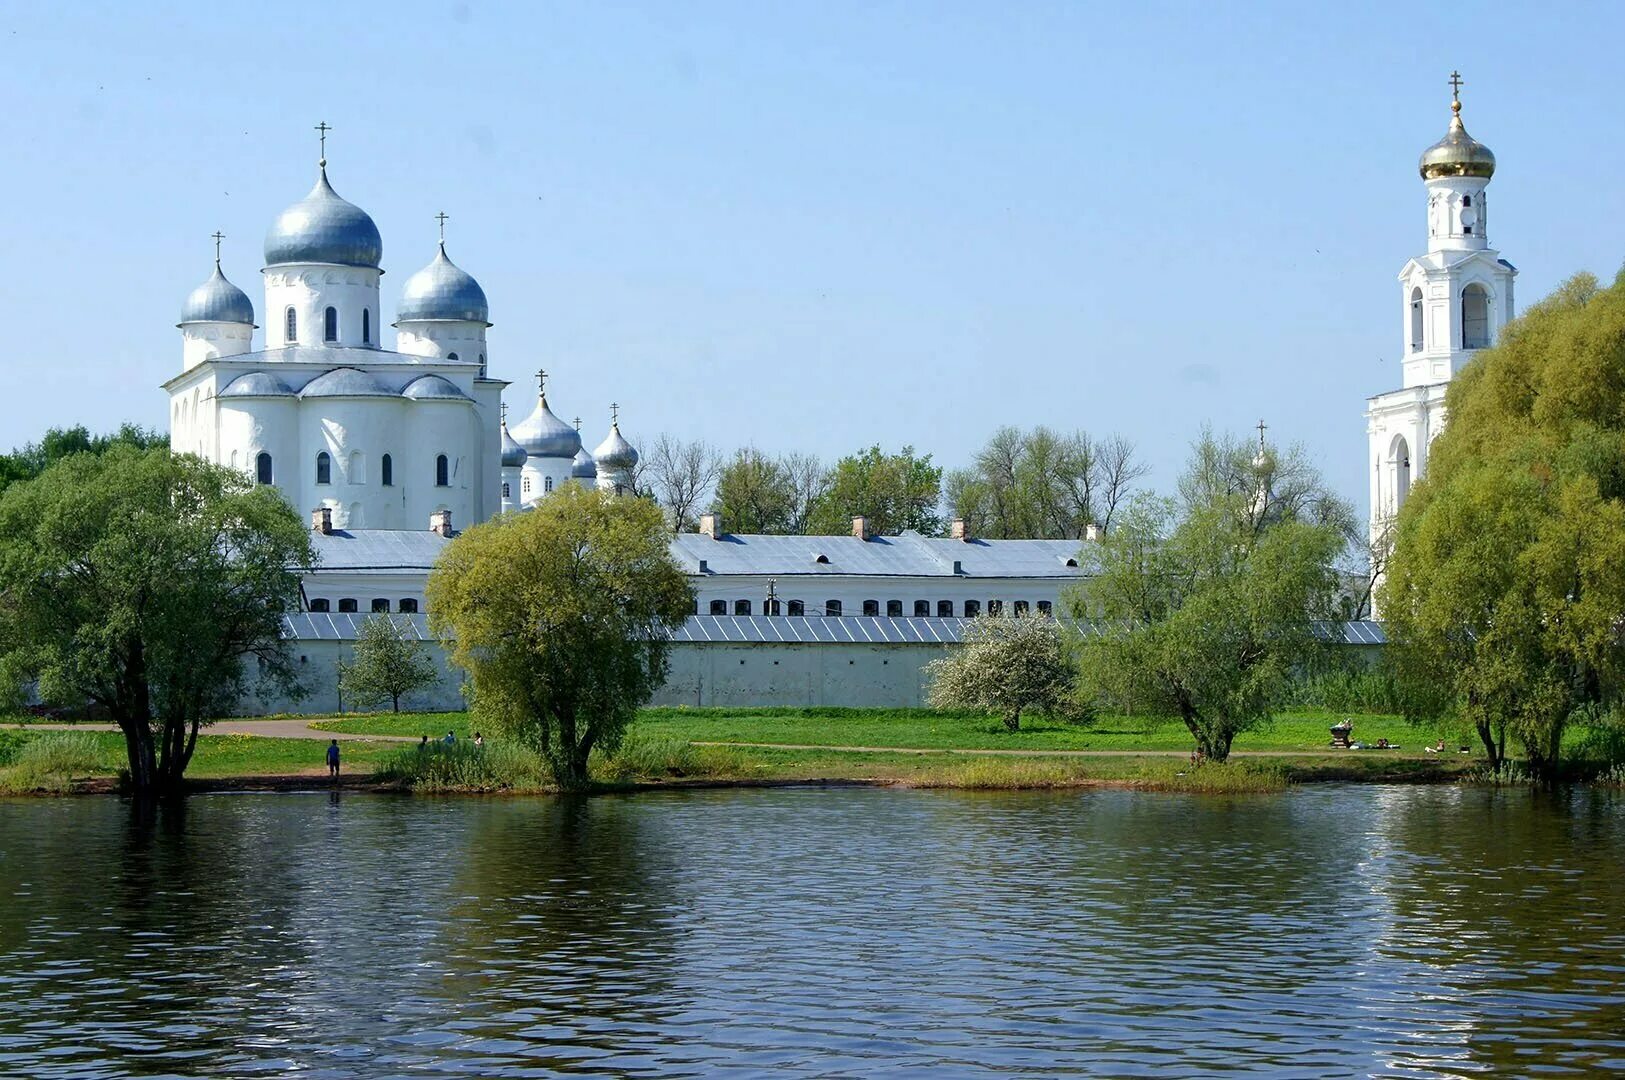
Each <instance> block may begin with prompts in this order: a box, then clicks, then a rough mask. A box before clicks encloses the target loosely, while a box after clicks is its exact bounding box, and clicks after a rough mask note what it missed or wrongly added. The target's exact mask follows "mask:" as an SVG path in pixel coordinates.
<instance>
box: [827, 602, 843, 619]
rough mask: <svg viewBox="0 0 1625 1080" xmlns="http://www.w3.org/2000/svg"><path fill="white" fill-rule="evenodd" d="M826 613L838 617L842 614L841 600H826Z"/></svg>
mask: <svg viewBox="0 0 1625 1080" xmlns="http://www.w3.org/2000/svg"><path fill="white" fill-rule="evenodd" d="M824 614H825V615H830V616H837V617H838V616H839V615H840V614H841V602H840V601H839V600H825V601H824Z"/></svg>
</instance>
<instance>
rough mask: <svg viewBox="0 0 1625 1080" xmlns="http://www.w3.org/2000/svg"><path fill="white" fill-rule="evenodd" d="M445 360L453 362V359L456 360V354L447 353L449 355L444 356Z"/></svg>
mask: <svg viewBox="0 0 1625 1080" xmlns="http://www.w3.org/2000/svg"><path fill="white" fill-rule="evenodd" d="M446 359H447V360H455V359H457V354H456V353H454V352H449V353H447V354H446Z"/></svg>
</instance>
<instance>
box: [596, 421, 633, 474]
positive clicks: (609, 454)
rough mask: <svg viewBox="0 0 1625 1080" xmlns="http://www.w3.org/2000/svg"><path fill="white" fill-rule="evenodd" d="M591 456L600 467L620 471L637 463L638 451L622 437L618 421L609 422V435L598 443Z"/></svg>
mask: <svg viewBox="0 0 1625 1080" xmlns="http://www.w3.org/2000/svg"><path fill="white" fill-rule="evenodd" d="M592 456H593V457H594V458H596V459H597V461H598V466H599V467H600V468H602V469H608V470H609V471H610V472H622V471H624V470H626V469H630V468H631V467H632V466H634V465H636V464H637V463H638V452H637V451H636V450H634V449H633V448H632V444H631V443H629V442H627V441H626V439H625V438H624V437H622V435H621V425H620V424H619V423H612V424H610V426H609V435H608V436H607V437H605V439H604V441H603V442H601V443H599V444H598V449H596V450H594V451H593V452H592Z"/></svg>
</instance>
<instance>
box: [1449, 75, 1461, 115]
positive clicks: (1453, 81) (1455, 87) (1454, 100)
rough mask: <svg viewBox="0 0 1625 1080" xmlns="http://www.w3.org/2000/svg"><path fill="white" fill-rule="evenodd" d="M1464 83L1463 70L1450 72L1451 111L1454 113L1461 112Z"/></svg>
mask: <svg viewBox="0 0 1625 1080" xmlns="http://www.w3.org/2000/svg"><path fill="white" fill-rule="evenodd" d="M1463 85H1464V84H1463V81H1462V78H1461V72H1459V71H1452V72H1451V73H1450V111H1451V112H1453V113H1459V112H1461V88H1462V86H1463Z"/></svg>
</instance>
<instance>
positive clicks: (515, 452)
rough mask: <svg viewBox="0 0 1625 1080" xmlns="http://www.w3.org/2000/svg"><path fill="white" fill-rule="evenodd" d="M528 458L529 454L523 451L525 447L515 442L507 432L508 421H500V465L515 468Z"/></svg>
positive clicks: (505, 467)
mask: <svg viewBox="0 0 1625 1080" xmlns="http://www.w3.org/2000/svg"><path fill="white" fill-rule="evenodd" d="M529 459H530V455H529V454H528V453H526V452H525V448H524V447H523V446H520V445H519V444H518V443H517V442H515V441H514V437H513V436H512V435H510V434H508V422H507V421H506V420H504V421H503V422H502V467H503V468H504V469H517V468H519V466H521V465H523V464H524V463H525V462H526V461H528V460H529Z"/></svg>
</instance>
